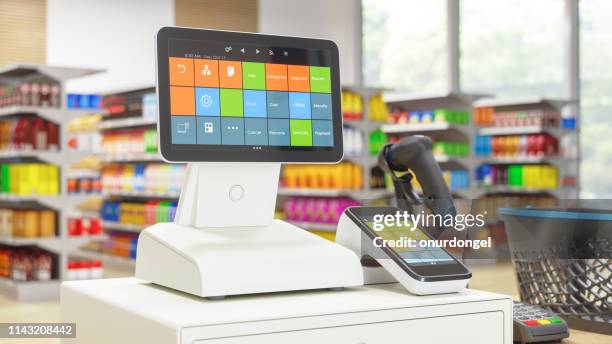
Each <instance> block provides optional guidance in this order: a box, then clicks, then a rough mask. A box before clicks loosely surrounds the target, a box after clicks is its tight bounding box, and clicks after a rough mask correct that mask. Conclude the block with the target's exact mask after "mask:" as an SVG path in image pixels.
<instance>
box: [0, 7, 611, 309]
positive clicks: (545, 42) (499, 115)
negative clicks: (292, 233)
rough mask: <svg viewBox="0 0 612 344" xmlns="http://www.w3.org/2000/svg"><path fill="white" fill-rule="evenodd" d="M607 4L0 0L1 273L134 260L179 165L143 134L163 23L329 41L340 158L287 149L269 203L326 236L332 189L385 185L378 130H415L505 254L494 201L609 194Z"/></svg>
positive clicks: (168, 197) (20, 290)
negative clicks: (298, 158)
mask: <svg viewBox="0 0 612 344" xmlns="http://www.w3.org/2000/svg"><path fill="white" fill-rule="evenodd" d="M92 13H95V14H96V15H95V16H92ZM611 15H612V2H609V1H605V0H581V1H578V0H538V1H527V0H461V1H454V0H429V1H418V0H387V1H375V0H363V1H354V0H336V1H324V0H309V1H299V0H285V1H276V0H259V1H247V0H231V1H230V0H228V1H220V0H219V1H204V0H200V1H198V0H156V1H145V0H133V1H119V0H108V1H94V0H85V1H77V0H46V1H44V0H0V42H2V43H1V44H2V45H1V46H0V65H2V67H0V292H1V293H2V294H5V295H8V296H10V297H12V298H15V299H19V300H37V299H38V300H39V299H46V298H51V299H53V298H56V297H57V295H58V291H59V284H60V282H61V281H62V280H73V279H89V278H100V277H103V276H109V275H116V274H118V273H119V274H120V273H125V274H130V273H132V272H133V268H134V258H135V249H136V245H137V237H138V233H139V232H140V231H141V230H142V229H143V228H145V227H146V226H148V225H150V224H153V223H157V222H164V221H172V219H173V216H174V213H175V210H176V205H177V199H178V196H179V194H180V189H181V183H182V179H183V176H184V171H185V166H184V165H180V164H175V165H169V164H166V163H163V162H162V161H161V159H160V156H159V155H158V153H157V133H156V123H157V118H156V116H157V114H156V97H155V92H154V82H155V74H154V73H155V71H154V62H155V61H154V55H153V36H154V34H155V32H156V31H157V29H158V28H159V27H161V26H165V25H180V26H189V27H206V28H217V29H229V30H240V31H256V32H264V33H278V34H286V35H296V36H311V37H325V38H330V39H333V40H335V41H336V42H337V43H338V45H339V46H340V53H341V69H342V71H341V78H342V84H343V86H342V89H343V94H342V108H343V117H344V142H345V143H344V145H345V158H344V160H343V161H342V162H341V163H340V164H338V165H330V166H315V165H308V166H303V165H291V166H285V167H284V168H283V170H282V176H281V180H280V188H279V196H278V204H277V208H278V209H277V216H278V217H280V218H285V219H287V220H289V221H292V222H294V223H296V224H298V225H299V226H300V227H302V228H304V229H305V230H309V231H313V232H315V233H317V234H319V235H321V236H323V237H325V238H329V239H333V238H334V232H335V224H336V223H337V220H338V217H339V215H340V214H341V212H342V210H343V209H344V208H345V207H347V206H351V205H355V204H363V203H367V204H376V203H385V202H387V201H388V200H389V199H390V198H391V197H392V195H393V194H392V191H391V190H390V186H391V185H390V184H389V182H388V180H387V178H385V176H384V174H383V172H382V171H381V170H380V169H379V168H378V167H377V166H376V155H377V153H378V152H379V150H380V148H381V147H382V146H383V145H384V144H386V143H388V142H394V141H396V140H398V139H399V138H401V137H403V136H405V135H411V134H424V135H427V136H430V137H431V138H432V139H433V141H434V151H435V156H436V159H437V160H438V162H439V164H440V166H441V168H442V169H443V171H444V176H445V178H446V180H447V182H448V184H449V186H450V188H451V190H452V191H453V194H454V196H455V198H456V199H457V200H458V202H459V203H461V202H462V200H463V201H465V203H468V204H469V205H468V207H470V208H471V210H472V211H485V210H486V211H487V213H488V214H489V215H490V218H489V221H488V222H487V227H486V229H484V230H482V231H479V232H478V233H477V234H475V235H477V236H481V237H487V236H492V237H493V241H494V244H495V247H493V248H491V249H488V250H481V251H480V252H472V253H471V254H473V255H474V257H475V258H479V257H480V258H487V259H488V260H490V261H507V260H508V259H509V255H508V249H507V243H506V237H505V231H504V228H503V224H501V223H500V222H499V220H498V219H497V218H496V211H497V208H498V207H499V206H504V205H535V206H546V205H554V204H555V203H556V202H557V201H558V200H563V199H576V198H578V197H583V198H609V197H610V196H611V195H612V178H609V175H608V174H607V171H608V169H609V166H610V161H612V135H610V133H611V132H612V131H611V130H612V117H610V110H611V108H612V63H610V62H612V60H611V59H612V22H611V21H610V20H609V18H610V16H611ZM111 23H112V24H111ZM472 200H474V201H473V202H472Z"/></svg>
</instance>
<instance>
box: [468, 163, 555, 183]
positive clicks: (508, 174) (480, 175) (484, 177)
mask: <svg viewBox="0 0 612 344" xmlns="http://www.w3.org/2000/svg"><path fill="white" fill-rule="evenodd" d="M476 181H477V182H479V183H480V184H481V185H483V186H491V185H506V186H509V187H524V188H542V189H554V188H556V187H557V186H558V172H557V168H556V167H554V166H550V165H542V164H538V165H489V164H485V165H482V166H479V167H478V168H477V169H476Z"/></svg>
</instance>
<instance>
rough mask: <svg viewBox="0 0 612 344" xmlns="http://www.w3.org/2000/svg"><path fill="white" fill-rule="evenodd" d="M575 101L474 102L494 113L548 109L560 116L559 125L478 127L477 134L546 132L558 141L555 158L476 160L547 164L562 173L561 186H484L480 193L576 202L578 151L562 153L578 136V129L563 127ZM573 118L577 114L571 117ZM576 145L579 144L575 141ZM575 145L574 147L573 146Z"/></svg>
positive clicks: (492, 99)
mask: <svg viewBox="0 0 612 344" xmlns="http://www.w3.org/2000/svg"><path fill="white" fill-rule="evenodd" d="M573 103H574V101H573V100H563V99H549V98H543V97H524V98H484V99H479V100H477V101H475V102H474V107H486V108H492V109H493V110H494V112H500V111H523V110H548V111H554V112H556V113H557V114H558V115H559V121H558V122H559V124H558V125H556V126H550V125H528V126H525V125H521V126H506V127H495V126H490V127H482V126H479V127H477V131H476V133H477V134H478V135H487V136H503V135H525V134H541V133H546V134H549V135H552V136H554V137H555V138H557V141H558V144H559V152H558V154H557V155H554V156H541V157H477V158H476V161H477V164H478V165H481V164H485V163H486V164H491V165H509V164H525V165H529V164H544V165H551V166H555V167H556V168H557V171H558V173H559V180H558V185H559V186H558V187H557V188H555V189H545V188H529V187H509V186H500V185H493V186H481V187H479V191H481V192H482V193H483V194H510V195H512V196H520V195H522V194H524V195H534V194H535V195H549V196H552V197H555V198H557V199H575V198H577V197H578V195H579V188H578V185H577V178H578V164H579V152H580V150H579V148H578V147H573V150H574V151H575V152H574V153H569V154H568V153H567V152H565V155H564V152H562V151H561V145H562V140H563V138H564V137H566V136H571V135H577V134H578V129H575V128H571V129H565V128H563V127H562V118H563V115H567V110H568V109H570V108H571V107H570V105H571V104H573ZM569 115H570V117H574V116H575V115H576V114H569ZM574 142H576V144H577V142H578V140H575V141H574ZM574 146H575V144H574ZM567 178H569V179H571V180H574V181H575V183H573V184H567V183H565V182H564V181H565V180H566V179H567Z"/></svg>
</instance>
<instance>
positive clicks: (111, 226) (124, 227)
mask: <svg viewBox="0 0 612 344" xmlns="http://www.w3.org/2000/svg"><path fill="white" fill-rule="evenodd" d="M148 226H150V225H142V226H140V225H132V224H129V223H121V222H113V221H102V228H103V229H104V230H105V231H106V230H119V231H124V232H141V231H142V230H143V229H145V228H147V227H148Z"/></svg>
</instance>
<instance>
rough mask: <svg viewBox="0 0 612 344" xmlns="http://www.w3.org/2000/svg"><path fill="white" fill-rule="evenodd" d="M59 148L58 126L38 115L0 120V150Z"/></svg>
mask: <svg viewBox="0 0 612 344" xmlns="http://www.w3.org/2000/svg"><path fill="white" fill-rule="evenodd" d="M32 149H36V150H50V151H56V150H58V149H59V127H58V125H57V124H55V123H52V122H49V121H47V120H44V119H42V118H38V117H22V118H13V119H8V120H3V121H0V150H2V151H7V150H11V151H19V150H32Z"/></svg>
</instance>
